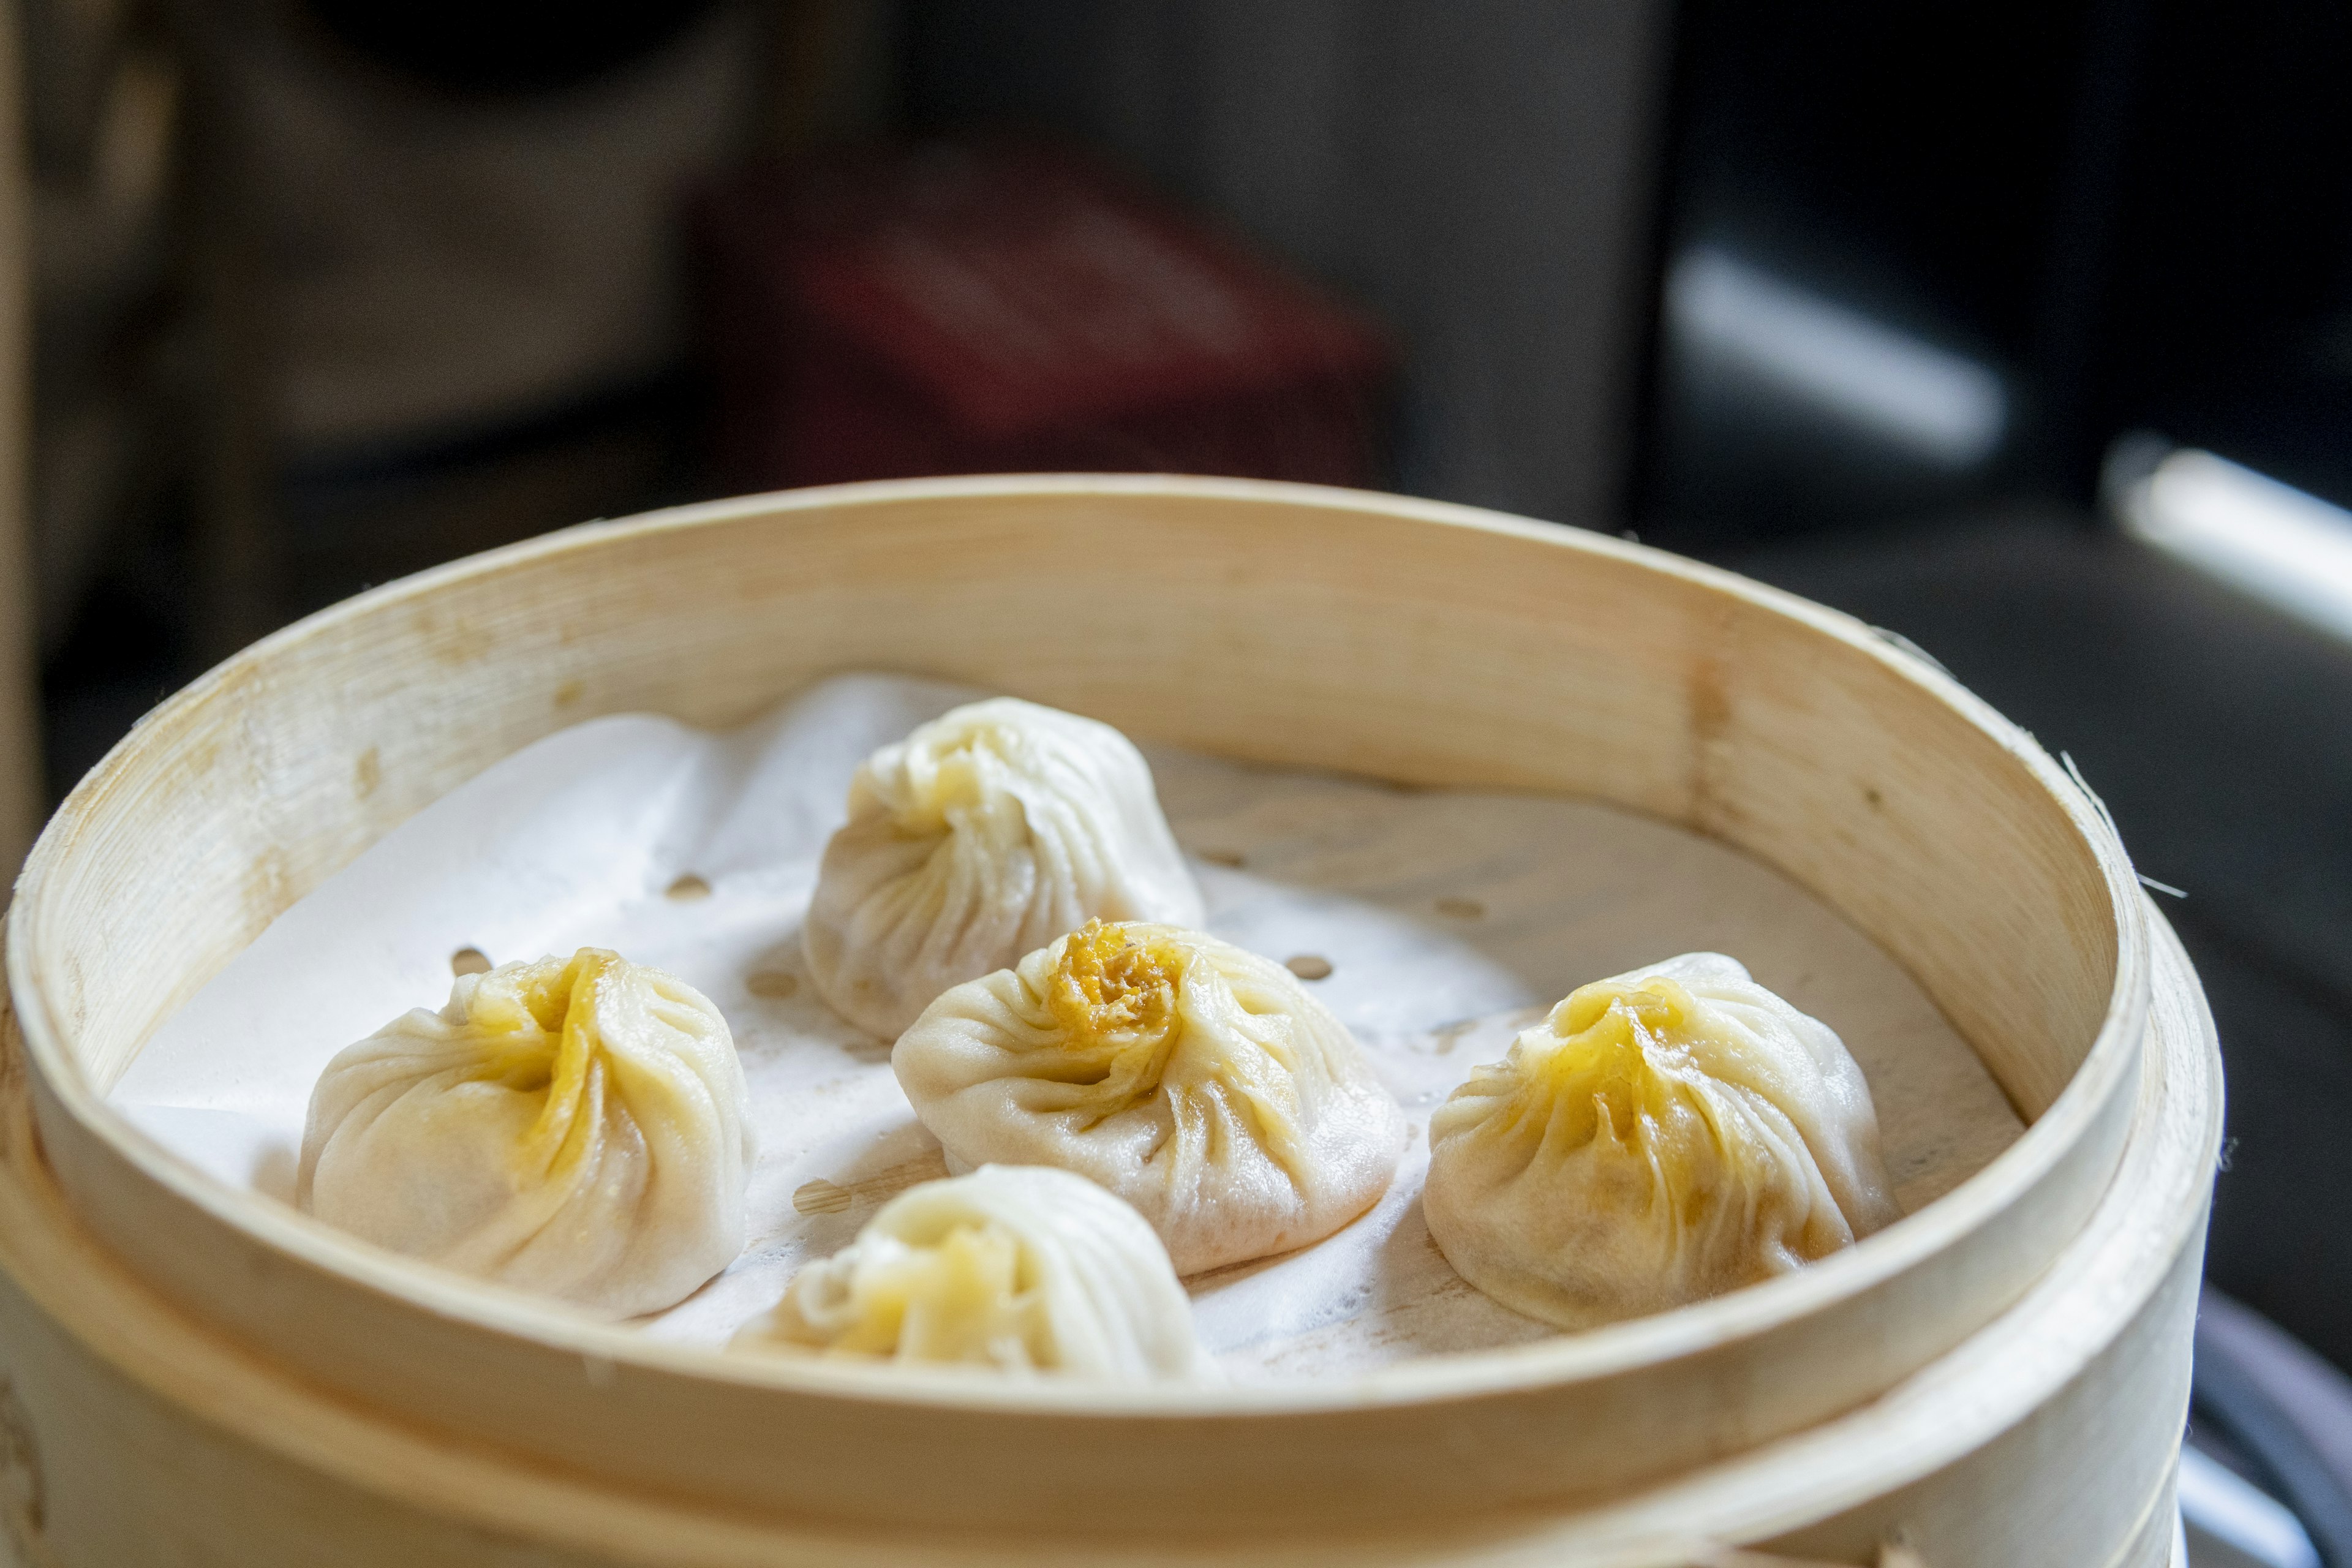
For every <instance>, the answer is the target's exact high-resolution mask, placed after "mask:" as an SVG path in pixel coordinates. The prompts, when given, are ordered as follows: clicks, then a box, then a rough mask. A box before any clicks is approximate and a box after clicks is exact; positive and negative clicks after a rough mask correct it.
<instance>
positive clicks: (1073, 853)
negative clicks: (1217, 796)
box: [802, 697, 1202, 1039]
mask: <svg viewBox="0 0 2352 1568" xmlns="http://www.w3.org/2000/svg"><path fill="white" fill-rule="evenodd" d="M1095 918H1100V919H1103V920H1114V921H1130V920H1150V921H1171V922H1173V923H1175V924H1178V925H1198V924H1199V923H1200V922H1201V919H1202V906H1201V890H1200V889H1199V888H1198V886H1196V885H1195V884H1194V882H1193V880H1192V873H1191V872H1190V871H1188V870H1187V869H1186V868H1185V866H1184V858H1183V856H1182V855H1181V854H1180V853H1179V852H1178V850H1177V848H1176V840H1175V837H1173V836H1172V835H1171V834H1170V832H1169V831H1168V819H1167V818H1166V817H1165V816H1161V815H1160V798H1159V796H1158V795H1155V794H1154V793H1153V792H1152V788H1151V770H1150V767H1149V766H1147V765H1146V764H1145V763H1144V761H1143V754H1142V753H1141V752H1138V751H1137V750H1136V749H1135V747H1134V745H1133V744H1132V743H1131V742H1129V740H1128V738H1127V737H1126V736H1124V735H1122V734H1120V733H1119V732H1118V731H1116V730H1114V729H1112V728H1111V727H1110V726H1109V725H1108V724H1099V723H1097V722H1096V721H1094V720H1092V719H1081V718H1079V717H1078V716H1077V715H1076V714H1075V713H1063V712H1060V711H1057V710H1055V709H1051V708H1041V707H1039V706H1037V704H1035V703H1034V702H1023V701H1021V700H1017V699H1015V698H1010V697H1000V698H996V699H994V700H991V701H986V702H974V703H971V704H969V705H967V706H965V707H962V708H959V709H956V710H954V711H953V712H951V713H949V714H947V715H946V716H944V717H942V718H940V719H935V720H933V721H931V722H930V723H928V724H925V725H923V726H921V727H920V728H919V729H917V730H916V731H914V732H913V733H912V734H910V735H908V737H907V738H906V739H905V740H903V741H899V742H896V743H894V744H892V745H887V746H885V747H883V748H882V749H881V750H880V751H878V752H875V753H874V754H873V755H872V756H870V757H868V758H867V759H866V761H865V762H864V763H862V764H860V765H859V767H858V770H857V773H856V777H855V778H854V779H853V780H852V781H851V784H850V786H849V821H848V823H847V824H846V825H845V826H843V828H842V829H841V830H840V831H839V832H838V833H835V835H834V836H833V839H832V842H830V843H828V844H827V845H826V846H825V849H824V864H823V866H822V868H820V870H819V872H818V877H817V885H816V893H815V895H814V898H813V899H812V900H811V901H810V904H809V912H808V921H807V923H806V925H805V926H803V931H802V942H803V946H804V948H805V949H806V951H807V954H808V963H809V975H810V978H811V979H813V980H814V982H815V983H816V988H817V990H818V992H819V993H820V994H822V995H823V996H824V999H825V1001H827V1002H828V1003H830V1004H832V1005H833V1008H834V1010H835V1012H837V1013H839V1014H841V1015H842V1016H844V1017H845V1018H847V1019H848V1020H849V1021H850V1022H851V1023H853V1024H856V1025H857V1026H859V1027H861V1028H866V1029H870V1030H872V1031H873V1032H874V1033H876V1034H877V1035H880V1036H882V1037H884V1038H886V1039H887V1038H892V1037H896V1036H897V1035H898V1032H899V1031H900V1030H902V1029H904V1028H906V1026H908V1025H909V1024H911V1023H913V1022H914V1021H915V1017H916V1016H917V1015H918V1014H919V1013H920V1012H922V1010H923V1009H924V1007H926V1006H927V1005H929V1003H930V1000H931V998H932V997H934V996H937V995H938V994H940V992H942V991H945V990H946V989H947V988H948V987H949V986H950V985H957V984H962V983H963V982H964V981H967V980H977V979H978V978H980V976H982V975H983V974H987V973H991V972H992V971H994V970H998V969H1002V968H1003V967H1004V966H1005V965H1007V964H1009V963H1014V962H1016V961H1017V960H1018V959H1019V958H1020V957H1021V955H1022V954H1023V953H1025V952H1034V951H1035V950H1036V949H1038V948H1040V947H1043V946H1045V943H1047V942H1052V941H1053V940H1054V939H1055V937H1058V936H1061V935H1063V934H1064V933H1066V932H1068V931H1076V929H1077V928H1078V927H1079V926H1081V925H1084V924H1085V923H1086V922H1087V921H1088V920H1090V919H1095Z"/></svg>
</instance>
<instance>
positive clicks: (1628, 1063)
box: [1422, 952, 1901, 1328]
mask: <svg viewBox="0 0 2352 1568" xmlns="http://www.w3.org/2000/svg"><path fill="white" fill-rule="evenodd" d="M1429 1144H1430V1159H1429V1184H1428V1186H1427V1188H1426V1189H1425V1190H1424V1191H1423V1195H1422V1211H1423V1215H1424V1217H1425V1218H1426V1219H1427V1220H1428V1223H1429V1234H1430V1235H1431V1236H1432V1237H1434V1238H1435V1239H1436V1242H1437V1245H1438V1247H1439V1248H1440V1249H1441V1250H1442V1251H1443V1252H1444V1254H1445V1257H1446V1260H1447V1261H1448V1262H1450V1263H1452V1264H1453V1265H1454V1269H1455V1270H1456V1272H1458V1273H1460V1274H1461V1276H1462V1277H1463V1278H1464V1279H1467V1280H1469V1281H1470V1283H1471V1284H1473V1285H1475V1286H1476V1287H1477V1288H1478V1289H1481V1290H1483V1291H1485V1292H1486V1294H1487V1295H1489V1296H1491V1297H1493V1298H1494V1299H1495V1300H1497V1301H1500V1302H1502V1303H1503V1304H1504V1305H1505V1306H1507V1307H1510V1308H1513V1309H1516V1310H1518V1311H1521V1312H1525V1313H1527V1314H1528V1316H1530V1317H1534V1318H1539V1319H1542V1320H1543V1321H1547V1322H1550V1323H1555V1324H1558V1325H1559V1326H1560V1327H1562V1328H1581V1327H1585V1326H1587V1325H1590V1324H1593V1323H1599V1322H1605V1321H1612V1320H1614V1319H1619V1318H1629V1317H1633V1316H1635V1315H1637V1314H1640V1313H1643V1312H1654V1311H1661V1310H1664V1309H1666V1308H1669V1307H1677V1306H1681V1305H1683V1304H1684V1303H1685V1302H1689V1301H1696V1300H1700V1299H1702V1298H1704V1297H1707V1296H1713V1295H1717V1294H1718V1293H1720V1292H1722V1291H1725V1290H1731V1289H1738V1287H1740V1286H1743V1285H1752V1284H1755V1283H1756V1282H1758V1281H1759V1280H1763V1279H1770V1278H1771V1277H1773V1276H1774V1275H1778V1274H1785V1273H1788V1272H1789V1271H1790V1270H1791V1269H1794V1268H1800V1267H1801V1266H1802V1265H1804V1264H1805V1263H1807V1262H1809V1261H1811V1260H1813V1259H1815V1258H1824V1257H1827V1256H1828V1255H1829V1254H1831V1253H1832V1252H1835V1251H1837V1250H1838V1249H1839V1248H1840V1247H1847V1246H1851V1245H1852V1244H1853V1242H1854V1240H1855V1239H1856V1238H1858V1237H1864V1236H1868V1235H1869V1234H1870V1233H1871V1232H1873V1231H1874V1230H1877V1229H1879V1228H1881V1227H1882V1226H1886V1225H1888V1224H1890V1223H1892V1222H1893V1221H1894V1220H1895V1219H1896V1218H1897V1217H1899V1215H1900V1212H1901V1211H1899V1210H1898V1209H1897V1208H1896V1207H1895V1200H1894V1198H1893V1196H1892V1195H1891V1193H1890V1189H1889V1184H1888V1182H1887V1176H1886V1169H1885V1164H1884V1163H1883V1160H1882V1158H1881V1155H1880V1153H1879V1144H1878V1116H1877V1112H1876V1111H1875V1110H1874V1108H1873V1107H1872V1105H1871V1100H1870V1087H1869V1085H1868V1084H1866V1083H1865V1082H1864V1080H1863V1076H1862V1069H1861V1068H1857V1067H1856V1066H1854V1063H1853V1058H1852V1057H1850V1056H1848V1055H1847V1054H1846V1049H1845V1047H1844V1045H1843V1043H1841V1042H1840V1041H1839V1039H1838V1037H1837V1035H1836V1034H1835V1033H1834V1032H1833V1031H1832V1029H1831V1028H1830V1027H1829V1026H1827V1025H1826V1024H1823V1023H1822V1022H1821V1021H1820V1020H1819V1019H1816V1018H1811V1017H1808V1016H1806V1015H1804V1014H1802V1013H1800V1012H1799V1011H1797V1009H1796V1008H1794V1007H1792V1006H1790V1005H1789V1004H1788V1003H1786V1002H1784V1001H1782V1000H1781V999H1780V997H1778V996H1776V995H1774V994H1772V993H1771V992H1769V991H1767V990H1766V989H1765V988H1764V987H1763V986H1761V985H1759V984H1756V983H1755V982H1754V981H1753V980H1751V979H1749V978H1748V971H1747V970H1746V969H1745V968H1743V967H1742V966H1741V965H1740V964H1739V963H1738V962H1737V961H1735V960H1733V959H1729V958H1726V957H1725V956H1723V955H1722V954H1721V953H1715V952H1693V953H1685V954H1684V955H1683V956H1681V957H1679V958H1673V959H1668V960H1667V961H1666V962H1665V963H1658V964H1653V965H1651V966H1649V967H1647V968H1644V969H1637V970H1633V971H1632V972H1630V973H1625V974H1621V975H1618V976H1616V977H1615V978H1613V979H1609V980H1601V981H1596V982H1594V983H1593V984H1590V985H1585V986H1580V987H1579V988H1578V989H1577V990H1576V992H1575V993H1574V994H1571V995H1570V997H1569V998H1568V1000H1566V1001H1565V1002H1562V1003H1560V1004H1559V1005H1558V1006H1556V1007H1554V1008H1553V1009H1552V1010H1551V1014H1550V1016H1549V1017H1547V1018H1546V1019H1545V1020H1544V1021H1543V1022H1542V1023H1540V1024H1538V1025H1537V1026H1534V1027H1533V1028H1531V1029H1528V1030H1527V1031H1526V1032H1525V1033H1523V1034H1521V1035H1520V1036H1519V1037H1518V1038H1517V1041H1515V1042H1514V1043H1513V1045H1512V1047H1511V1050H1510V1055H1509V1056H1508V1057H1507V1058H1506V1059H1505V1060H1503V1061H1502V1062H1499V1063H1496V1064H1494V1065H1492V1066H1487V1067H1481V1068H1475V1069H1474V1070H1473V1071H1472V1073H1471V1076H1470V1079H1469V1081H1468V1082H1466V1083H1465V1084H1463V1085H1462V1086H1461V1087H1460V1088H1459V1089H1455V1090H1454V1093H1453V1095H1452V1097H1451V1098H1450V1099H1448V1100H1446V1102H1445V1103H1444V1105H1443V1106H1441V1107H1439V1109H1438V1110H1437V1113H1436V1115H1434V1116H1433V1117H1432V1118H1431V1119H1430V1123H1429Z"/></svg>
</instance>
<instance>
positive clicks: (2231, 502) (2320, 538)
mask: <svg viewBox="0 0 2352 1568" xmlns="http://www.w3.org/2000/svg"><path fill="white" fill-rule="evenodd" d="M2115 506H2116V513H2117V515H2118V516H2119V517H2120V518H2121V520H2122V521H2123V524H2124V527H2125V528H2126V530H2127V531H2130V532H2131V533H2133V534H2134V535H2136V536H2137V537H2138V538H2140V539H2143V540H2145V541H2147V542H2148V543H2150V544H2153V545H2155V546H2157V547H2158V549H2160V550H2163V551H2165V552H2168V553H2169V554H2172V555H2175V556H2178V557H2179V558H2180V559H2181V560H2184V561H2186V562H2188V563H2190V564H2191V565H2194V566H2196V567H2199V568H2200V569H2201V570H2203V571H2205V572H2209V573H2210V574H2212V575H2214V576H2216V577H2219V578H2221V579H2222V580H2224V581H2225V582H2228V583H2231V584H2235V585H2236V586H2237V587H2239V588H2242V589H2243V590H2244V591H2246V592H2247V593H2249V594H2252V595H2255V596H2256V597H2258V598H2261V599H2263V600H2264V601H2266V602H2268V603H2269V604H2272V605H2275V606H2277V607H2278V608H2280V609H2282V610H2284V611H2286V612H2288V613H2289V614H2291V615H2294V616H2298V617H2300V618H2301V619H2303V620H2305V621H2307V622H2309V623H2310V624H2311V625H2313V626H2317V627H2319V628H2320V629H2321V630H2323V631H2326V632H2332V633H2334V634H2335V635H2336V636H2337V637H2346V638H2352V512H2347V511H2345V510H2343V509H2342V508H2340V507H2335V506H2330V505H2329V504H2328V503H2327V502H2326V501H2324V500H2320V499H2319V498H2318V497H2316V496H2313V495H2307V494H2305V492H2303V491H2302V490H2299V489H2294V487H2293V486H2290V485H2283V484H2281V483H2279V482H2278V481H2277V480H2276V479H2270V478H2268V477H2267V476H2265V475H2263V474H2258V473H2256V472H2254V470H2252V468H2242V467H2240V466H2239V465H2238V464H2236V463H2232V462H2230V461H2228V460H2227V459H2225V458H2217V457H2215V456H2214V455H2213V454H2212V453H2210V452H2200V451H2196V450H2193V449H2189V448H2183V449H2181V450H2179V451H2176V452H2173V453H2171V454H2170V455H2169V456H2168V457H2166V458H2164V459H2163V460H2162V461H2161V462H2158V463H2157V464H2156V465H2155V466H2154V468H2152V469H2150V470H2149V471H2148V472H2147V473H2146V474H2145V476H2144V477H2141V478H2139V479H2135V480H2133V481H2131V482H2129V483H2127V484H2125V485H2124V486H2123V487H2122V488H2121V489H2120V490H2119V492H2118V493H2117V494H2116V498H2115Z"/></svg>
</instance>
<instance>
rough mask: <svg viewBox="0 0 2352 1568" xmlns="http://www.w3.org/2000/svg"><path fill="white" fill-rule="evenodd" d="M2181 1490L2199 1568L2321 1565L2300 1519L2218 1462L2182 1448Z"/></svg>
mask: <svg viewBox="0 0 2352 1568" xmlns="http://www.w3.org/2000/svg"><path fill="white" fill-rule="evenodd" d="M2179 1494H2180V1514H2181V1518H2182V1520H2183V1521H2185V1522H2186V1523H2187V1525H2188V1526H2189V1546H2190V1550H2191V1552H2192V1553H2193V1561H2194V1562H2195V1563H2197V1565H2198V1568H2207V1565H2208V1563H2209V1562H2210V1565H2211V1568H2231V1565H2234V1564H2243V1565H2244V1568H2320V1563H2319V1552H2318V1549H2317V1548H2315V1547H2314V1546H2313V1545H2312V1543H2311V1537H2310V1536H2309V1535H2307V1534H2305V1532H2304V1528H2303V1525H2302V1523H2301V1521H2298V1520H2297V1519H2296V1518H2295V1517H2294V1514H2293V1513H2292V1512H2290V1511H2289V1510H2287V1508H2286V1506H2285V1505H2284V1504H2283V1503H2281V1502H2279V1501H2278V1500H2276V1499H2274V1498H2273V1497H2272V1496H2271V1495H2270V1494H2269V1493H2268V1492H2266V1491H2263V1490H2262V1489H2260V1488H2258V1487H2256V1486H2254V1485H2253V1484H2252V1482H2250V1481H2247V1480H2244V1479H2241V1478H2240V1477H2239V1476H2238V1475H2237V1473H2236V1472H2235V1471H2232V1470H2231V1469H2229V1468H2226V1467H2224V1466H2223V1465H2222V1464H2221V1461H2220V1460H2218V1459H2214V1458H2209V1457H2208V1456H2206V1455H2204V1454H2202V1453H2200V1452H2199V1451H2198V1450H2197V1449H2195V1448H2189V1447H2184V1448H2182V1449H2181V1450H2180V1486H2179Z"/></svg>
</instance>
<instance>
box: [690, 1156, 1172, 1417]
mask: <svg viewBox="0 0 2352 1568" xmlns="http://www.w3.org/2000/svg"><path fill="white" fill-rule="evenodd" d="M736 1344H737V1345H738V1346H739V1347H740V1348H744V1349H761V1348H766V1347H769V1346H773V1345H799V1346H805V1347H807V1348H810V1349H814V1350H824V1351H830V1352H835V1353H838V1354H843V1355H865V1356H875V1357H879V1358H882V1359H884V1360H890V1361H898V1362H946V1363H962V1364H966V1365H975V1366H989V1367H995V1368H998V1369H1000V1370H1002V1371H1006V1372H1051V1373H1066V1374H1069V1375H1072V1376H1076V1377H1088V1378H1106V1379H1115V1380H1118V1381H1122V1382H1143V1381H1147V1380H1150V1379H1154V1378H1197V1377H1204V1376H1214V1375H1215V1370H1214V1369H1215V1363H1213V1362H1212V1361H1210V1359H1209V1358H1208V1356H1207V1354H1206V1352H1203V1351H1202V1349H1201V1346H1200V1342H1199V1341H1198V1340H1197V1339H1196V1338H1195V1337H1194V1335H1193V1331H1192V1303H1191V1302H1190V1301H1189V1300H1187V1299H1186V1298H1185V1295H1184V1288H1183V1287H1182V1286H1181V1285H1180V1284H1178V1283H1177V1282H1176V1271H1175V1270H1174V1269H1173V1268H1170V1267H1169V1264H1168V1253H1167V1250H1166V1249H1165V1248H1164V1247H1161V1246H1160V1238H1159V1237H1156V1236H1154V1235H1152V1234H1151V1227H1150V1226H1148V1225H1146V1224H1144V1223H1143V1218H1142V1216H1141V1215H1138V1214H1137V1213H1136V1212H1135V1211H1134V1210H1133V1209H1131V1208H1129V1206H1128V1205H1125V1204H1123V1203H1121V1202H1119V1201H1118V1199H1117V1198H1115V1197H1113V1196H1111V1195H1110V1194H1108V1193H1107V1192H1104V1191H1103V1190H1102V1189H1101V1188H1100V1187H1097V1186H1096V1185H1095V1184H1093V1183H1092V1182H1089V1181H1087V1180H1086V1179H1085V1178H1084V1177H1081V1176H1074V1175H1072V1174H1070V1173H1068V1172H1067V1171H1055V1170H1050V1169H1045V1168H1041V1167H1021V1166H1012V1165H983V1166H982V1167H981V1168H980V1169H979V1170H977V1171H974V1172H973V1173H971V1174H970V1175H968V1176H953V1177H950V1178H949V1179H947V1180H945V1181H939V1182H925V1183H924V1184H922V1185H920V1186H918V1187H910V1188H908V1190H907V1191H905V1192H903V1193H900V1194H898V1196H897V1197H895V1198H893V1199H891V1200H890V1201H889V1202H888V1203H887V1204H885V1205H883V1206H882V1209H881V1211H880V1212H879V1213H877V1215H875V1216H874V1217H873V1219H871V1220H869V1221H868V1222H867V1223H866V1228H865V1229H863V1230H861V1231H859V1232H858V1233H857V1239H856V1241H854V1242H852V1243H850V1245H849V1246H848V1247H845V1248H843V1249H842V1250H841V1251H839V1252H836V1253H835V1254H834V1255H833V1256H832V1257H831V1258H826V1259H824V1261H823V1262H821V1263H813V1264H811V1265H809V1266H808V1267H807V1268H803V1269H802V1270H801V1271H800V1272H799V1273H798V1274H796V1275H794V1276H793V1282H792V1283H791V1284H790V1285H789V1286H787V1287H785V1289H784V1295H783V1300H781V1301H779V1302H777V1303H776V1306H775V1309H774V1310H772V1311H771V1312H769V1313H767V1314H766V1315H764V1316H762V1317H761V1318H758V1319H755V1320H753V1321H751V1323H749V1324H747V1325H746V1326H745V1327H744V1329H743V1331H741V1332H740V1334H739V1335H738V1336H737V1338H736Z"/></svg>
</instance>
